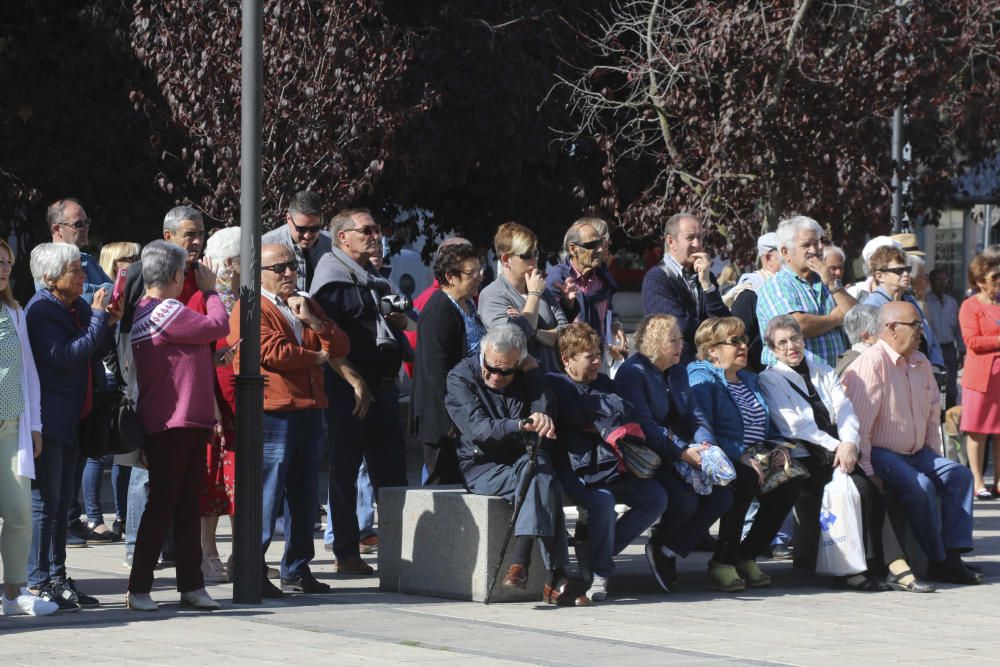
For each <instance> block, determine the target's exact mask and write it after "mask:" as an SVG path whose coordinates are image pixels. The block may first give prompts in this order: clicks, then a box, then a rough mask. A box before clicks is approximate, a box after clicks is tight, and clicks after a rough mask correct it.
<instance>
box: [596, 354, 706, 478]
mask: <svg viewBox="0 0 1000 667" xmlns="http://www.w3.org/2000/svg"><path fill="white" fill-rule="evenodd" d="M615 393H616V394H618V395H619V396H621V397H622V398H623V399H625V401H626V402H627V403H628V404H629V405H631V406H632V417H633V419H634V420H635V421H636V422H638V424H639V426H641V427H642V432H643V434H645V436H646V444H647V445H649V446H650V447H652V448H653V449H654V450H656V453H657V454H659V455H660V456H662V457H666V458H669V459H670V460H679V459H680V456H681V454H682V453H683V452H684V450H685V449H686V448H687V446H688V445H692V444H699V443H702V442H710V443H712V444H713V445H714V444H716V442H715V434H714V433H713V432H712V427H711V426H709V424H710V422H709V420H708V419H706V418H705V415H704V414H703V413H702V411H701V409H700V408H699V407H698V403H697V402H696V401H695V399H694V396H693V394H692V393H691V388H690V387H689V386H688V377H687V371H686V370H685V369H684V366H682V365H681V364H677V365H676V366H671V367H670V368H668V369H667V370H666V371H660V369H658V368H657V367H656V366H654V365H653V363H652V362H651V361H650V360H649V359H647V358H646V357H645V356H643V355H642V354H633V355H632V356H631V357H629V358H628V359H627V360H626V361H625V363H623V364H622V365H621V366H620V367H619V368H618V373H616V374H615ZM671 434H672V435H673V437H670V436H671Z"/></svg>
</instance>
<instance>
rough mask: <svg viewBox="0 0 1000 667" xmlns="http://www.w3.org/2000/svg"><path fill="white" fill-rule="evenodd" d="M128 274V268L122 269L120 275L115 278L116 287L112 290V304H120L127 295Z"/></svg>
mask: <svg viewBox="0 0 1000 667" xmlns="http://www.w3.org/2000/svg"><path fill="white" fill-rule="evenodd" d="M127 273H128V268H127V267H126V268H124V269H121V270H120V271H119V272H118V275H117V276H116V277H115V286H114V288H112V290H111V303H113V304H116V305H117V304H118V302H119V301H120V300H121V298H122V296H124V295H125V274H127Z"/></svg>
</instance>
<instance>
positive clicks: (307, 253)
mask: <svg viewBox="0 0 1000 667" xmlns="http://www.w3.org/2000/svg"><path fill="white" fill-rule="evenodd" d="M261 242H262V243H279V244H281V245H283V246H285V247H286V248H288V249H289V250H291V251H292V252H293V253H294V254H295V260H296V262H297V263H298V271H297V275H298V278H297V280H298V283H297V288H298V290H299V291H300V292H308V291H309V288H310V287H311V285H312V279H313V275H314V274H315V272H316V265H317V264H319V260H320V257H322V256H323V255H325V254H326V253H328V252H330V249H331V248H332V246H333V243H332V241H331V240H330V234H329V232H327V231H326V230H324V229H323V200H322V199H321V198H320V196H319V195H318V194H316V193H315V192H311V191H309V190H303V191H302V192H298V193H296V194H295V196H294V197H292V201H291V202H289V204H288V212H287V213H285V224H284V225H283V226H281V227H278V228H277V229H272V230H271V231H269V232H268V233H266V234H264V236H262V237H261Z"/></svg>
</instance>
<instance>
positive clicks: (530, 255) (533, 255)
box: [517, 250, 538, 262]
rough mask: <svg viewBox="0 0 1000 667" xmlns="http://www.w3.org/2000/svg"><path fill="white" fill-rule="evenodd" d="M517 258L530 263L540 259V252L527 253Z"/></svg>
mask: <svg viewBox="0 0 1000 667" xmlns="http://www.w3.org/2000/svg"><path fill="white" fill-rule="evenodd" d="M517 256H518V257H520V258H521V259H523V260H524V261H526V262H530V261H531V260H533V259H538V251H537V250H535V251H534V252H526V253H523V254H520V255H517Z"/></svg>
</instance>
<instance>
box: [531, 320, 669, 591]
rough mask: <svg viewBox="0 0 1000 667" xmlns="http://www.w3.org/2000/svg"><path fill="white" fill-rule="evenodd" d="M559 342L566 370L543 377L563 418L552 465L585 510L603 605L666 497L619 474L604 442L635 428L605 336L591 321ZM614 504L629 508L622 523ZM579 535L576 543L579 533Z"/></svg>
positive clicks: (652, 484)
mask: <svg viewBox="0 0 1000 667" xmlns="http://www.w3.org/2000/svg"><path fill="white" fill-rule="evenodd" d="M558 344H559V355H560V357H561V359H562V365H563V368H564V369H565V370H566V372H565V373H549V374H548V375H547V376H546V379H547V380H548V383H549V387H550V388H551V389H552V393H553V394H554V395H555V398H556V406H557V410H556V414H557V415H558V418H557V419H556V433H557V434H558V436H559V437H558V439H557V447H556V448H555V451H554V452H553V455H552V458H553V467H554V468H555V472H556V476H557V477H558V479H559V482H560V483H561V484H562V487H563V491H564V492H565V493H566V494H567V495H568V496H569V497H570V498H572V500H573V502H575V503H576V504H578V505H581V506H582V507H584V508H585V509H586V511H587V519H588V520H587V540H586V544H587V545H589V548H587V551H588V553H587V554H585V558H584V560H589V563H590V566H591V569H592V571H593V579H592V580H591V585H590V588H589V589H588V590H587V597H588V598H589V599H590V600H592V601H595V602H598V601H601V600H604V599H605V598H606V597H607V594H608V580H609V579H610V578H611V575H612V574H614V571H615V563H614V557H615V556H616V555H617V554H619V553H621V551H622V550H623V549H624V548H625V547H627V546H628V545H630V544H631V543H632V541H633V540H635V539H636V538H638V537H639V536H640V535H642V533H643V531H645V530H646V529H647V528H649V527H650V526H652V525H653V524H654V523H656V521H657V519H659V518H660V515H661V514H663V512H664V510H666V509H667V492H666V491H664V490H663V487H661V486H660V485H659V484H658V483H657V482H656V480H655V479H652V478H650V479H639V478H638V477H636V476H635V475H633V474H631V473H630V472H628V470H619V467H620V466H619V465H618V459H617V457H616V455H615V454H614V452H613V450H612V449H611V447H609V445H608V444H606V442H605V441H607V443H610V444H611V445H612V446H617V441H618V438H620V437H621V436H622V435H623V434H625V433H626V430H627V427H628V426H631V427H632V428H633V429H634V430H636V431H638V426H637V425H635V424H629V422H630V421H631V413H630V410H629V406H628V405H627V404H626V403H625V402H624V401H623V400H622V399H621V398H620V397H618V396H617V395H616V394H615V393H614V387H613V385H612V384H611V380H610V379H609V378H608V376H607V375H605V374H603V373H601V372H600V369H601V338H600V336H598V335H597V332H596V331H594V329H592V328H591V327H590V325H589V324H585V323H583V322H573V323H572V324H569V325H567V326H565V327H563V328H562V329H560V330H559V339H558ZM602 463H603V465H602ZM581 478H582V479H581ZM616 502H618V503H623V504H625V505H628V506H629V510H628V511H627V512H625V514H623V515H622V517H621V518H620V519H619V518H618V515H617V513H616V512H615V503H616ZM616 519H617V521H616ZM577 536H578V540H579V532H578V533H577ZM580 551H581V542H580V541H578V542H577V553H578V555H584V554H580Z"/></svg>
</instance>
